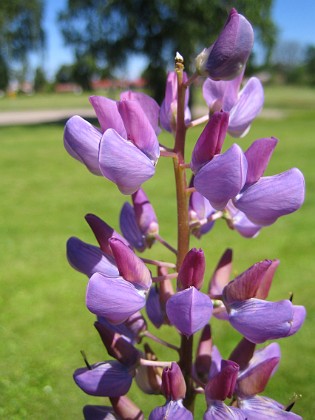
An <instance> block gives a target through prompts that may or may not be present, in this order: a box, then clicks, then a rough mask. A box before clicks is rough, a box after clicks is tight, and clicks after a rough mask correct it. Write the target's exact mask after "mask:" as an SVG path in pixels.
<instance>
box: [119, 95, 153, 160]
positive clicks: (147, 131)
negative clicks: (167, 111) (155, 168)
mask: <svg viewBox="0 0 315 420" xmlns="http://www.w3.org/2000/svg"><path fill="white" fill-rule="evenodd" d="M118 110H119V112H120V115H121V117H122V119H123V121H124V125H125V128H126V131H127V137H126V138H127V139H128V140H129V141H131V142H132V143H133V144H134V145H135V146H137V147H138V149H140V150H141V151H142V152H143V153H144V154H145V155H146V156H147V157H148V158H149V159H150V160H151V161H152V162H154V163H156V162H157V160H158V159H159V157H160V146H159V142H158V140H157V137H156V134H155V132H154V129H153V127H152V125H151V123H150V121H149V120H148V118H147V116H146V114H145V112H144V111H143V109H142V108H141V105H140V103H139V102H137V101H127V100H124V101H120V102H118Z"/></svg>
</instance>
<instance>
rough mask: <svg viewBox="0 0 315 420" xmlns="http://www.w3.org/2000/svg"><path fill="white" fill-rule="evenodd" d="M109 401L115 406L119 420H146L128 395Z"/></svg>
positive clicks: (111, 398) (112, 398)
mask: <svg viewBox="0 0 315 420" xmlns="http://www.w3.org/2000/svg"><path fill="white" fill-rule="evenodd" d="M109 400H110V402H111V404H112V406H113V409H114V411H115V414H117V420H120V419H128V418H130V419H137V420H145V419H144V415H143V413H142V411H141V410H140V408H139V407H137V406H136V404H135V403H134V402H133V401H131V400H130V399H129V398H128V397H127V396H126V395H122V396H121V397H110V398H109ZM91 420H92V419H91Z"/></svg>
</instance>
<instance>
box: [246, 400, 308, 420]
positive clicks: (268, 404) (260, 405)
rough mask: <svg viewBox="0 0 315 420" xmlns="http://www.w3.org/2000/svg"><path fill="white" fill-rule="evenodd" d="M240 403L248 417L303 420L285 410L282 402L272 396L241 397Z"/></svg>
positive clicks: (256, 419) (262, 419)
mask: <svg viewBox="0 0 315 420" xmlns="http://www.w3.org/2000/svg"><path fill="white" fill-rule="evenodd" d="M238 404H239V407H240V408H241V410H242V412H243V413H244V415H245V416H246V418H248V419H251V418H253V419H255V420H266V418H268V419H275V420H282V419H285V420H302V417H300V416H298V415H297V414H294V413H292V412H291V411H285V410H284V407H283V406H281V404H279V403H278V402H277V401H273V400H271V399H270V398H266V397H261V396H258V395H256V396H254V397H249V398H241V399H239V401H238ZM266 416H267V417H266Z"/></svg>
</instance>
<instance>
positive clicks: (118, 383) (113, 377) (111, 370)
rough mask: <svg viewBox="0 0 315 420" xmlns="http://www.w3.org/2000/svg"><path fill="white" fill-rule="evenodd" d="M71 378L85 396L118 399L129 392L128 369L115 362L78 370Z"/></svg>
mask: <svg viewBox="0 0 315 420" xmlns="http://www.w3.org/2000/svg"><path fill="white" fill-rule="evenodd" d="M73 378H74V381H75V383H76V384H77V385H78V386H79V387H80V388H81V389H82V390H83V391H84V392H85V393H86V394H89V395H94V396H96V397H119V396H121V395H124V394H126V393H127V392H128V391H129V388H130V386H131V383H132V375H131V373H130V372H129V369H128V368H127V367H126V366H124V365H123V364H121V363H119V362H117V361H116V360H111V361H108V362H103V363H96V364H94V365H92V366H90V367H89V368H87V367H84V368H79V369H77V370H76V371H75V372H74V374H73Z"/></svg>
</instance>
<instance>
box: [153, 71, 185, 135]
mask: <svg viewBox="0 0 315 420" xmlns="http://www.w3.org/2000/svg"><path fill="white" fill-rule="evenodd" d="M187 80H188V77H187V74H186V73H185V72H184V74H183V82H186V81H187ZM177 94H178V92H177V75H176V72H175V71H172V72H169V73H168V75H167V81H166V89H165V98H164V100H163V102H162V105H161V109H160V124H161V126H162V127H163V128H164V129H165V130H167V131H169V132H170V133H174V132H175V131H176V121H177ZM188 100H189V90H188V89H187V90H186V95H185V123H186V124H188V123H189V122H190V119H191V114H190V110H189V108H188Z"/></svg>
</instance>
